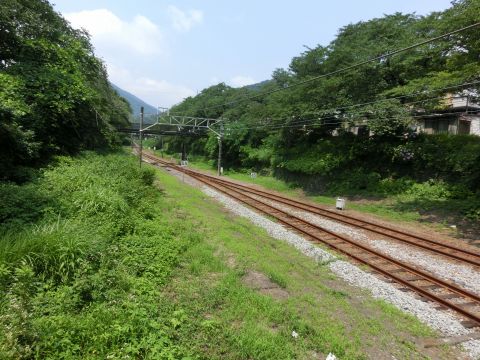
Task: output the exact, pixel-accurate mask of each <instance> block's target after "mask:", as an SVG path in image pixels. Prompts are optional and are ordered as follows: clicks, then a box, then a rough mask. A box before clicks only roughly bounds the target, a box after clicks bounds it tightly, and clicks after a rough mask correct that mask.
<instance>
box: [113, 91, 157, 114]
mask: <svg viewBox="0 0 480 360" xmlns="http://www.w3.org/2000/svg"><path fill="white" fill-rule="evenodd" d="M110 85H112V87H113V88H114V89H115V90H116V92H117V93H118V95H120V96H121V97H123V98H125V100H127V101H128V102H129V104H130V106H131V107H132V111H133V116H138V115H140V107H141V106H143V107H144V111H145V114H156V113H157V108H156V107H155V106H152V105H150V104H147V103H146V102H145V101H143V100H142V99H140V98H138V97H136V96H135V95H133V94H131V93H129V92H128V91H126V90H123V89H122V88H119V87H118V86H117V85H115V84H113V83H110Z"/></svg>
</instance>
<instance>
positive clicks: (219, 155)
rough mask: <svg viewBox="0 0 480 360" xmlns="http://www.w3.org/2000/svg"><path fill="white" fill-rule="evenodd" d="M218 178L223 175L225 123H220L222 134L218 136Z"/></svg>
mask: <svg viewBox="0 0 480 360" xmlns="http://www.w3.org/2000/svg"><path fill="white" fill-rule="evenodd" d="M217 138H218V176H221V175H222V140H223V123H220V134H219V135H218V137H217Z"/></svg>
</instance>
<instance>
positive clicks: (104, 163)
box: [0, 153, 194, 359]
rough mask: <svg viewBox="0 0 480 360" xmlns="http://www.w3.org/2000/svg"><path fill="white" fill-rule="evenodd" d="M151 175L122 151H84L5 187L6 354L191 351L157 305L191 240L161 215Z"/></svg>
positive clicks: (0, 249) (0, 326) (0, 324)
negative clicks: (28, 179)
mask: <svg viewBox="0 0 480 360" xmlns="http://www.w3.org/2000/svg"><path fill="white" fill-rule="evenodd" d="M153 180H154V172H153V170H151V169H146V168H143V169H142V170H140V169H139V168H138V163H137V162H136V161H135V159H133V158H131V157H129V156H127V155H125V154H109V155H103V156H100V155H97V154H94V153H84V154H83V155H82V156H80V157H78V158H67V157H63V158H58V159H57V162H56V164H55V165H53V166H52V167H51V168H49V169H47V170H45V171H44V173H43V175H42V176H41V177H40V178H39V179H38V180H37V181H35V182H34V183H30V184H27V185H24V186H18V185H12V184H3V185H2V186H0V198H1V199H9V201H5V202H2V203H1V204H0V224H1V229H0V290H1V291H2V293H3V294H4V295H5V296H2V297H1V299H0V358H2V359H18V358H42V359H43V358H71V357H79V358H84V357H88V358H90V357H94V358H107V357H111V358H119V357H121V356H127V357H129V356H131V357H145V356H151V357H154V358H158V357H165V358H175V357H183V356H185V355H188V350H185V349H181V348H179V347H178V346H177V345H175V344H174V341H173V340H172V339H171V338H170V335H169V334H168V331H169V328H170V327H171V324H170V323H169V321H168V319H169V315H168V314H167V315H165V316H160V313H159V311H160V310H161V309H159V308H158V306H157V303H158V298H159V296H160V295H159V289H160V287H161V286H162V284H164V283H165V281H166V280H167V279H168V277H169V275H170V273H171V272H172V269H173V268H174V267H175V266H176V264H177V262H178V256H179V254H181V253H182V252H183V251H184V250H185V249H186V248H187V246H188V243H189V242H191V241H194V239H193V238H192V237H189V236H179V237H177V236H176V234H177V232H178V231H180V232H181V231H182V230H181V226H173V227H172V224H170V223H168V222H166V220H165V219H162V217H161V215H162V214H161V210H160V209H157V208H156V207H158V206H160V207H161V205H162V199H161V193H160V192H159V191H157V190H156V189H154V188H153V187H152V186H151V185H152V183H153ZM165 311H169V310H168V309H165ZM172 311H173V310H172ZM166 319H167V320H166Z"/></svg>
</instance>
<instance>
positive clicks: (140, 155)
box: [138, 106, 143, 167]
mask: <svg viewBox="0 0 480 360" xmlns="http://www.w3.org/2000/svg"><path fill="white" fill-rule="evenodd" d="M138 133H139V134H140V153H139V154H138V157H139V160H140V167H142V152H143V106H142V107H141V108H140V131H139V132H138Z"/></svg>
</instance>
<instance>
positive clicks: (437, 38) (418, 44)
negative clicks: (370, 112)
mask: <svg viewBox="0 0 480 360" xmlns="http://www.w3.org/2000/svg"><path fill="white" fill-rule="evenodd" d="M479 25H480V22H477V23H475V24H472V25H469V26H465V27H463V28H460V29H457V30H454V31H451V32H448V33H446V34H443V35H440V36H436V37H434V38H431V39H428V40H425V41H421V42H419V43H416V44H413V45H410V46H407V47H405V48H401V49H398V50H394V51H391V52H389V53H386V54H384V55H379V56H376V57H374V58H370V59H368V60H364V61H361V62H359V63H356V64H353V65H349V66H346V67H343V68H341V69H338V70H334V71H331V72H329V73H326V74H322V75H318V76H314V77H312V78H310V79H306V80H302V81H299V82H297V83H294V84H292V85H288V86H287V87H279V88H276V89H273V90H269V91H264V92H262V93H259V94H256V95H252V96H247V97H244V98H241V99H238V100H232V101H229V102H225V103H223V104H220V105H212V106H207V107H204V108H202V109H201V110H203V111H205V110H207V109H214V108H219V107H225V106H228V105H233V104H237V103H240V102H243V101H247V100H252V99H256V98H258V97H262V96H265V95H270V94H273V93H276V92H280V91H284V90H289V89H291V88H293V87H296V86H299V85H304V84H307V83H310V82H313V81H316V80H319V79H322V78H326V77H330V76H332V75H336V74H339V73H342V72H345V71H349V70H352V69H356V68H358V67H361V66H363V65H366V64H368V63H371V62H375V61H379V60H384V59H386V58H389V57H392V56H394V55H397V54H399V53H402V52H405V51H408V50H411V49H414V48H416V47H419V46H423V45H426V44H429V43H432V42H435V41H437V40H440V39H443V38H446V37H449V36H451V35H454V34H457V33H460V32H463V31H465V30H469V29H473V28H474V27H477V26H479Z"/></svg>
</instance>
